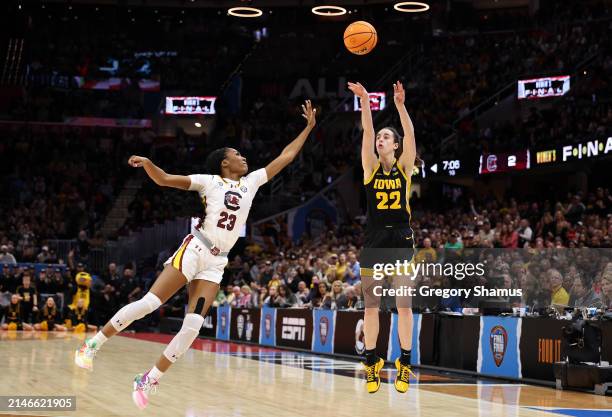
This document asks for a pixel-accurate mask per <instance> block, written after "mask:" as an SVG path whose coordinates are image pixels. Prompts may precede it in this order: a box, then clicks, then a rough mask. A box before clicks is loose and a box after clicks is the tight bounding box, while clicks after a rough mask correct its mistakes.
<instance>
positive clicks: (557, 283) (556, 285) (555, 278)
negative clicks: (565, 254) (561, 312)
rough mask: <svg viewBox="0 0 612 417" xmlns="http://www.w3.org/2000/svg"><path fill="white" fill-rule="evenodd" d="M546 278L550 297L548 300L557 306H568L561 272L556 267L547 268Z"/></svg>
mask: <svg viewBox="0 0 612 417" xmlns="http://www.w3.org/2000/svg"><path fill="white" fill-rule="evenodd" d="M548 278H549V280H550V290H551V293H552V294H551V295H552V298H551V300H550V304H553V305H557V306H568V305H569V294H568V293H567V291H566V290H565V288H563V285H562V283H563V278H562V277H561V273H560V272H559V271H557V270H556V269H553V268H551V269H549V270H548Z"/></svg>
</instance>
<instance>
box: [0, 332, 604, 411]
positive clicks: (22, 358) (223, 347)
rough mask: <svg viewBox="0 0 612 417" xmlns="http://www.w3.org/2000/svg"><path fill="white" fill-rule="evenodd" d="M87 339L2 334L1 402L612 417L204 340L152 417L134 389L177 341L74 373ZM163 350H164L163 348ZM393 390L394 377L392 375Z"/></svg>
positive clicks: (528, 389) (175, 374)
mask: <svg viewBox="0 0 612 417" xmlns="http://www.w3.org/2000/svg"><path fill="white" fill-rule="evenodd" d="M83 337H84V336H83V335H72V334H57V333H30V334H28V333H27V332H26V333H22V332H0V395H76V398H77V411H76V412H75V411H68V412H63V413H58V412H33V411H32V412H23V413H9V412H2V411H0V415H29V416H53V415H54V416H57V415H62V416H145V415H146V416H185V417H204V416H206V417H223V416H240V417H251V416H253V417H292V416H304V417H315V416H316V417H328V416H329V417H331V416H333V417H345V416H346V417H359V416H368V417H370V416H372V417H373V416H383V417H392V416H432V417H447V416H461V417H468V416H482V417H485V416H487V417H488V416H542V417H544V416H549V417H550V416H555V415H556V416H558V415H572V416H588V417H599V416H606V415H607V416H610V415H612V399H611V398H610V397H600V396H595V395H590V394H583V393H576V392H567V391H555V390H553V389H551V388H543V387H532V386H527V385H520V384H504V383H500V382H499V381H491V380H489V381H486V380H478V381H476V380H474V379H471V378H466V377H459V376H453V375H449V374H437V373H435V372H427V371H417V372H416V373H417V375H418V380H417V379H415V380H414V381H413V384H412V385H411V388H410V390H409V391H408V393H406V394H399V393H397V392H396V391H395V389H394V388H393V385H392V384H390V383H384V384H382V386H381V388H380V391H379V392H378V393H376V394H374V395H370V394H367V393H366V391H365V387H364V381H363V379H362V373H361V370H360V369H361V368H360V365H359V364H358V363H356V362H351V361H345V360H337V359H330V358H324V357H320V356H316V355H308V354H301V353H295V352H287V351H281V350H277V349H268V348H259V347H253V346H246V345H238V344H234V343H225V342H217V341H210V340H200V339H198V340H196V342H195V343H194V346H193V348H192V349H190V350H189V351H188V352H187V353H186V354H185V355H184V356H183V358H181V359H180V360H179V361H178V362H177V363H176V364H175V365H174V366H173V367H172V369H171V370H170V371H169V372H168V373H167V374H166V375H165V376H164V378H163V379H162V381H161V385H160V388H159V391H158V393H157V394H155V395H152V396H151V403H150V405H149V407H148V408H147V410H145V411H140V410H138V409H137V408H136V407H135V406H134V405H133V403H132V400H131V390H132V379H133V377H134V375H135V374H136V373H138V372H142V371H144V370H147V369H148V368H150V367H151V365H152V364H153V363H154V361H155V360H156V359H157V357H158V355H159V354H160V353H161V352H162V351H163V349H164V347H165V345H164V344H163V343H166V342H167V341H168V340H169V336H167V335H151V334H142V335H132V336H129V337H116V338H114V339H112V340H110V341H109V342H107V343H106V344H105V345H104V347H103V349H102V350H101V352H100V353H99V354H98V357H97V358H96V360H95V366H94V372H88V371H85V370H83V369H80V368H77V367H76V366H74V364H73V362H72V359H73V354H74V349H76V348H77V346H78V345H79V343H80V341H81V340H82V339H83ZM160 342H161V343H160ZM382 375H383V379H384V380H385V382H388V381H392V379H393V378H394V375H395V373H394V370H391V369H390V370H385V371H383V373H382Z"/></svg>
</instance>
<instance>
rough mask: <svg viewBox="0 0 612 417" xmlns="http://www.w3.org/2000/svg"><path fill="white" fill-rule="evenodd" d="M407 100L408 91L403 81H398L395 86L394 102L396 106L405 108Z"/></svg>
mask: <svg viewBox="0 0 612 417" xmlns="http://www.w3.org/2000/svg"><path fill="white" fill-rule="evenodd" d="M405 100H406V91H405V90H404V86H403V85H402V83H401V81H398V82H396V83H394V84H393V101H394V102H395V106H396V107H397V106H403V105H404V102H405Z"/></svg>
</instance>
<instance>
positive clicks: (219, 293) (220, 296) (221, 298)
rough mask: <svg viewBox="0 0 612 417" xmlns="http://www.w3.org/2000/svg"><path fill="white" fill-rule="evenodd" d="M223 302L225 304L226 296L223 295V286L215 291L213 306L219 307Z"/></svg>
mask: <svg viewBox="0 0 612 417" xmlns="http://www.w3.org/2000/svg"><path fill="white" fill-rule="evenodd" d="M225 304H227V297H226V296H225V292H224V291H223V288H219V291H217V296H216V297H215V301H213V307H219V306H222V305H225Z"/></svg>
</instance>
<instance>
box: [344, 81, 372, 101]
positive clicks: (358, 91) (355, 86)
mask: <svg viewBox="0 0 612 417" xmlns="http://www.w3.org/2000/svg"><path fill="white" fill-rule="evenodd" d="M348 89H349V90H351V91H352V92H353V94H355V95H356V96H357V97H361V98H367V97H368V91H367V90H366V89H365V87H364V86H363V85H361V83H352V82H349V83H348Z"/></svg>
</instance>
